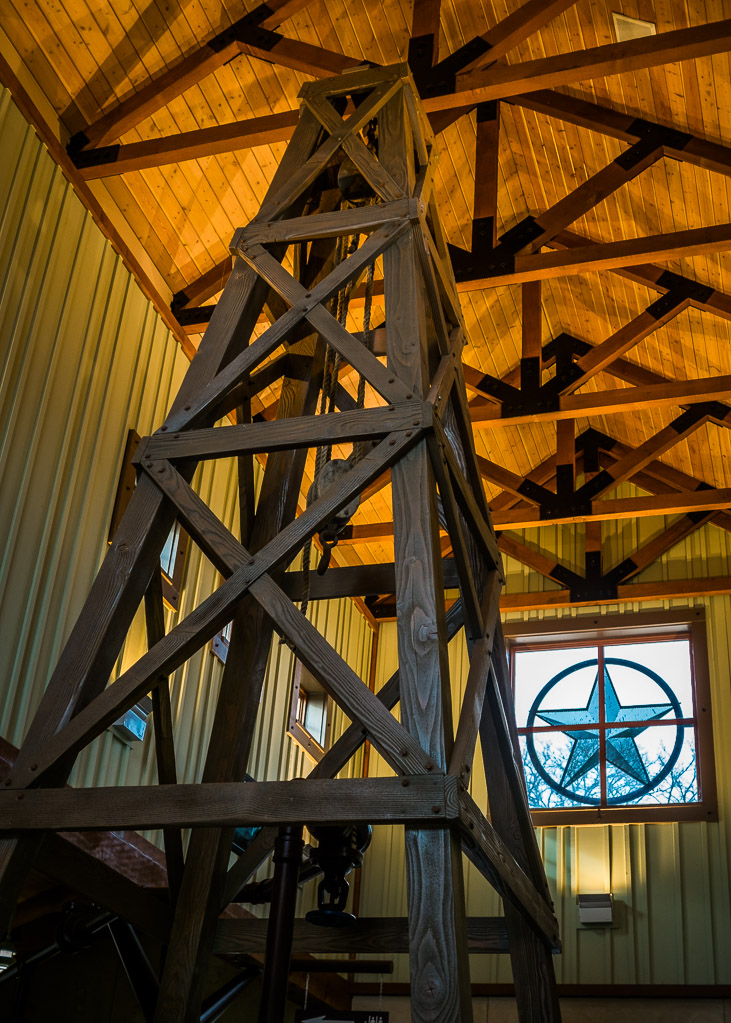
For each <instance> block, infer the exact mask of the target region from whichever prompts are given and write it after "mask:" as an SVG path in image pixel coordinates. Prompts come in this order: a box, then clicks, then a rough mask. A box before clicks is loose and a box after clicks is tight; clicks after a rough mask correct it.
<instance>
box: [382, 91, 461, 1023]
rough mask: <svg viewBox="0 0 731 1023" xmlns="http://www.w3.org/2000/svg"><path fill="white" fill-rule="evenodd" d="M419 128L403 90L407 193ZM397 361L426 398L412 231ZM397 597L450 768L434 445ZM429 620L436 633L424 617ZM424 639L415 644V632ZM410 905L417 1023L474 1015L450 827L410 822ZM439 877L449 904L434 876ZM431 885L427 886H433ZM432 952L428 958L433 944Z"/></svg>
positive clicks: (414, 721)
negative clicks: (411, 119)
mask: <svg viewBox="0 0 731 1023" xmlns="http://www.w3.org/2000/svg"><path fill="white" fill-rule="evenodd" d="M412 130H413V129H412V128H411V126H410V123H409V119H408V114H407V110H406V104H405V101H404V97H403V94H397V95H396V96H395V97H394V98H393V99H392V100H391V101H390V103H388V104H387V106H386V107H385V108H384V110H383V113H382V116H381V118H380V120H379V139H378V146H379V152H378V155H379V160H380V161H381V163H382V164H383V166H384V168H385V170H386V171H388V172H389V174H391V175H393V176H394V178H395V180H396V182H397V184H398V185H399V186H400V187H401V188H402V189H403V191H404V193H405V194H407V195H412V194H413V193H414V189H415V187H416V169H415V166H414V155H413V154H414V147H413V142H412V141H411V139H412V134H411V133H412ZM383 275H384V284H385V305H386V323H387V324H388V327H387V333H386V345H387V366H388V369H389V370H390V371H391V372H392V373H395V374H396V373H397V374H398V375H399V377H400V378H401V379H402V380H403V381H404V382H406V383H408V385H409V388H410V391H411V392H413V393H414V394H415V395H417V396H420V397H421V398H422V399H423V398H425V397H426V394H427V393H428V391H429V387H430V384H431V380H430V378H429V372H428V366H429V354H430V353H429V348H428V334H427V325H426V304H427V296H426V294H425V287H424V277H423V274H422V270H421V265H420V262H419V250H418V249H417V235H416V233H415V232H410V233H409V234H406V235H404V236H402V237H401V238H400V239H399V240H398V241H397V242H396V243H395V244H394V245H392V246H390V247H389V248H388V249H387V250H386V251H385V252H384V256H383ZM391 481H392V496H393V515H394V561H395V562H396V566H397V568H396V594H397V600H398V601H399V603H400V604H401V609H402V610H401V613H400V614H399V618H398V627H397V646H398V655H399V669H400V681H399V686H400V695H401V720H402V722H403V724H404V726H405V728H406V730H407V731H408V732H409V734H410V735H412V736H413V737H414V738H415V739H416V740H417V741H418V742H419V743H420V744H421V746H422V747H423V748H425V749H428V750H429V752H430V754H431V756H432V757H433V758H434V759H433V763H434V765H435V766H436V768H437V769H438V770H444V769H446V766H447V757H448V748H449V741H450V739H449V737H450V735H451V696H450V685H449V664H448V659H447V641H446V624H445V619H444V599H443V588H442V584H441V581H440V579H439V575H438V573H439V567H440V564H441V552H440V551H439V546H438V544H439V527H438V517H437V507H436V487H435V482H434V476H433V473H432V469H431V466H430V461H429V454H428V450H427V445H426V443H421V444H420V445H419V446H418V447H417V448H415V449H414V450H413V451H411V452H410V453H409V454H407V455H405V456H404V457H403V458H402V459H400V461H399V462H398V463H397V464H396V465H394V466H393V468H392V471H391ZM424 621H429V623H430V627H429V630H428V632H424V631H423V630H422V631H421V632H419V630H420V624H419V623H420V622H421V623H423V622H424ZM417 635H419V636H420V638H419V640H418V642H417V643H416V644H415V636H417ZM404 841H405V859H406V886H407V898H408V906H409V965H410V975H411V985H412V994H411V1011H412V1017H413V1018H414V1020H418V1021H426V1020H431V1019H440V1020H444V1023H457V1021H458V1020H462V1019H464V1020H467V1021H469V1020H470V1019H471V1016H472V998H471V992H470V984H469V957H468V954H467V938H466V930H465V923H464V921H465V908H464V879H463V867H462V856H461V851H460V847H459V841H458V839H457V836H456V835H455V834H451V833H448V832H447V831H443V830H439V831H436V830H435V831H431V832H430V831H428V830H426V829H424V828H418V827H408V828H406V831H405V834H404ZM437 877H438V878H439V886H440V899H439V905H438V906H435V905H434V902H433V893H432V892H431V889H430V885H429V883H428V881H427V879H429V878H437ZM425 882H427V883H425ZM426 943H428V945H429V947H430V949H431V950H432V951H431V952H430V954H429V956H428V957H427V958H425V957H424V954H423V950H424V947H425V944H426Z"/></svg>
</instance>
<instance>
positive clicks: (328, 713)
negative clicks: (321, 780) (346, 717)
mask: <svg viewBox="0 0 731 1023" xmlns="http://www.w3.org/2000/svg"><path fill="white" fill-rule="evenodd" d="M309 679H312V682H314V684H315V686H316V688H317V691H318V692H323V693H325V741H324V742H323V743H322V744H320V743H319V742H318V741H317V739H316V738H315V736H314V735H312V734H311V733H310V732H308V731H307V729H306V728H305V727H304V725H302V724H301V722H300V721H299V719H298V709H299V702H300V693H301V692H302V690H304V692H305V693H307V692H308V686H307V683H308V681H309ZM333 708H334V703H333V700H332V697H330V696H329V695H328V694H327V693H326V692H325V690H324V689H323V687H322V686H321V685H320V683H319V682H318V681H317V679H316V678H315V677H314V675H312V674H311V673H310V672H309V671H307V668H305V666H304V665H303V664H302V662H301V661H300V660H297V659H296V660H295V662H294V673H293V675H292V695H291V698H290V701H289V723H288V725H287V735H288V736H289V737H290V738H291V739H292V740H293V741H294V742H296V743H297V745H298V746H299V747H300V748H301V749H302V750H303V752H304V753H305V754H306V755H307V756H308V757H309V758H310V759H311V760H313V761H314V762H315V763H316V764H317V763H319V762H320V761H321V760H322V758H323V757H324V755H325V753H326V752H327V750H328V749H329V748H330V745H331V741H332V718H333Z"/></svg>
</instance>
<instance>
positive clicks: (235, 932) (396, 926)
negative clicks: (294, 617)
mask: <svg viewBox="0 0 731 1023" xmlns="http://www.w3.org/2000/svg"><path fill="white" fill-rule="evenodd" d="M267 924H268V921H267V920H220V921H219V923H218V929H217V931H216V940H215V943H214V946H213V951H214V952H215V953H216V954H217V955H234V954H235V955H241V954H247V955H248V954H251V953H252V952H262V951H263V950H264V947H265V943H266V931H267ZM408 926H409V922H408V920H407V918H406V917H359V918H358V919H357V920H354V921H353V923H352V924H350V925H349V926H348V927H335V928H333V927H320V926H318V925H317V924H311V923H309V922H308V921H307V920H295V922H294V938H293V941H292V951H293V952H295V953H297V954H303V953H305V952H311V953H314V952H350V953H353V954H358V953H375V952H382V953H384V954H385V955H395V954H397V953H399V952H408V951H409V930H408ZM467 947H468V948H469V951H470V954H471V955H480V954H485V953H506V952H508V951H509V949H508V936H507V933H506V931H505V920H504V918H503V917H499V916H496V917H490V916H484V917H468V919H467ZM353 967H354V972H358V971H357V963H354V964H353Z"/></svg>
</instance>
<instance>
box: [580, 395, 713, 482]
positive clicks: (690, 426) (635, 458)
mask: <svg viewBox="0 0 731 1023" xmlns="http://www.w3.org/2000/svg"><path fill="white" fill-rule="evenodd" d="M707 420H708V416H707V414H705V413H704V408H703V406H702V405H701V406H699V407H698V408H696V409H689V410H688V411H687V412H683V413H681V415H679V416H678V417H677V419H674V420H673V421H672V422H671V423H668V425H667V426H664V427H663V428H662V430H658V432H657V433H656V434H654V436H652V437H648V438H647V440H646V441H644V442H643V443H642V444H640V445H639V447H636V448H633V449H632V450H630V451H628V452H627V454H626V455H624V457H622V458H620V459H619V460H618V461H617V462H615V464H614V465H612V466H610V467H609V468H608V469H604V470H602V472H600V473H598V474H597V475H596V476H594V477H593V478H592V479H591V480H587V481H586V482H585V483H584V484H583V486H582V487H581V490H580V491H579V495H578V496H579V499H581V497H590V498H596V497H599V496H600V494H604V493H606V492H607V491H609V490H612V489H613V488H614V487H616V486H617V485H618V484H619V483H623V482H624V481H625V480H628V479H631V477H632V476H634V475H635V473H637V472H639V471H640V470H641V469H643V468H644V467H645V466H646V465H647V463H648V462H651V461H653V460H654V459H655V458H657V457H659V456H660V455H661V454H663V452H665V451H667V450H668V449H669V448H671V447H674V445H675V444H677V443H678V442H679V441H681V440H683V439H684V438H685V437H688V436H689V435H690V434H691V433H693V432H694V431H695V430H697V429H698V428H699V427H700V426H702V425H703V424H704V423H705V422H707Z"/></svg>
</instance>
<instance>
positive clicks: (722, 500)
mask: <svg viewBox="0 0 731 1023" xmlns="http://www.w3.org/2000/svg"><path fill="white" fill-rule="evenodd" d="M721 508H731V488H724V489H720V490H700V491H699V490H695V491H691V492H690V493H687V492H677V493H674V494H667V495H666V494H662V495H658V496H652V497H619V498H614V499H611V500H610V499H607V498H605V499H603V500H600V501H592V502H591V507H590V509H589V510H588V511H586V512H576V513H572V514H568V515H556V516H551V517H550V518H544V519H541V517H540V516H541V513H540V510H539V509H537V508H528V509H525V510H523V511H521V510H519V509H513V510H509V511H506V512H495V513H494V514H493V521H494V523H495V528H496V529H532V528H535V527H536V526H552V525H553V526H556V525H566V524H568V523H573V522H590V521H592V520H593V521H595V522H601V521H607V520H610V519H627V518H648V517H650V516H653V515H677V514H681V513H684V512H697V511H702V512H706V511H711V510H713V509H721Z"/></svg>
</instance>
